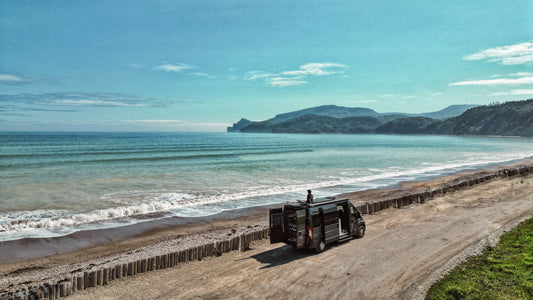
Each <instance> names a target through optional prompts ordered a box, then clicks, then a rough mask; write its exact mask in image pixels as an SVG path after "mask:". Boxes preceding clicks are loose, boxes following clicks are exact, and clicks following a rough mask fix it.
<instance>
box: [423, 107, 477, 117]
mask: <svg viewBox="0 0 533 300" xmlns="http://www.w3.org/2000/svg"><path fill="white" fill-rule="evenodd" d="M476 106H479V105H477V104H462V105H450V106H448V107H446V108H445V109H443V110H439V111H436V112H430V113H423V114H420V116H421V117H426V118H432V119H447V118H451V117H456V116H459V115H461V114H462V113H464V112H465V111H467V110H469V109H471V108H474V107H476Z"/></svg>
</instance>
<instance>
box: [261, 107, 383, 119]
mask: <svg viewBox="0 0 533 300" xmlns="http://www.w3.org/2000/svg"><path fill="white" fill-rule="evenodd" d="M305 115H318V116H326V117H333V118H346V117H358V116H370V117H377V116H379V115H380V114H379V113H377V112H375V111H374V110H372V109H370V108H363V107H343V106H337V105H322V106H317V107H311V108H306V109H302V110H298V111H294V112H289V113H284V114H279V115H277V116H275V117H274V118H272V119H269V120H268V121H270V122H272V123H281V122H284V121H287V120H290V119H294V118H298V117H301V116H305Z"/></svg>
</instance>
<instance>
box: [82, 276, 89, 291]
mask: <svg viewBox="0 0 533 300" xmlns="http://www.w3.org/2000/svg"><path fill="white" fill-rule="evenodd" d="M88 287H89V272H83V289H84V290H86V289H87V288H88Z"/></svg>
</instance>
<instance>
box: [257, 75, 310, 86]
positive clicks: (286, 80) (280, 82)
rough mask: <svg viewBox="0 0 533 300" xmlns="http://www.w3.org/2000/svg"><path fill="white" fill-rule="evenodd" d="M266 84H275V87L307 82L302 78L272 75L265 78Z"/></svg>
mask: <svg viewBox="0 0 533 300" xmlns="http://www.w3.org/2000/svg"><path fill="white" fill-rule="evenodd" d="M267 82H268V84H270V85H271V86H277V87H286V86H294V85H302V84H306V83H308V82H307V81H304V80H298V79H296V78H290V77H273V78H268V79H267Z"/></svg>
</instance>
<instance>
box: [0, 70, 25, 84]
mask: <svg viewBox="0 0 533 300" xmlns="http://www.w3.org/2000/svg"><path fill="white" fill-rule="evenodd" d="M27 82H29V80H27V79H25V78H22V77H20V76H17V75H12V74H6V73H0V83H3V84H24V83H27Z"/></svg>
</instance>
